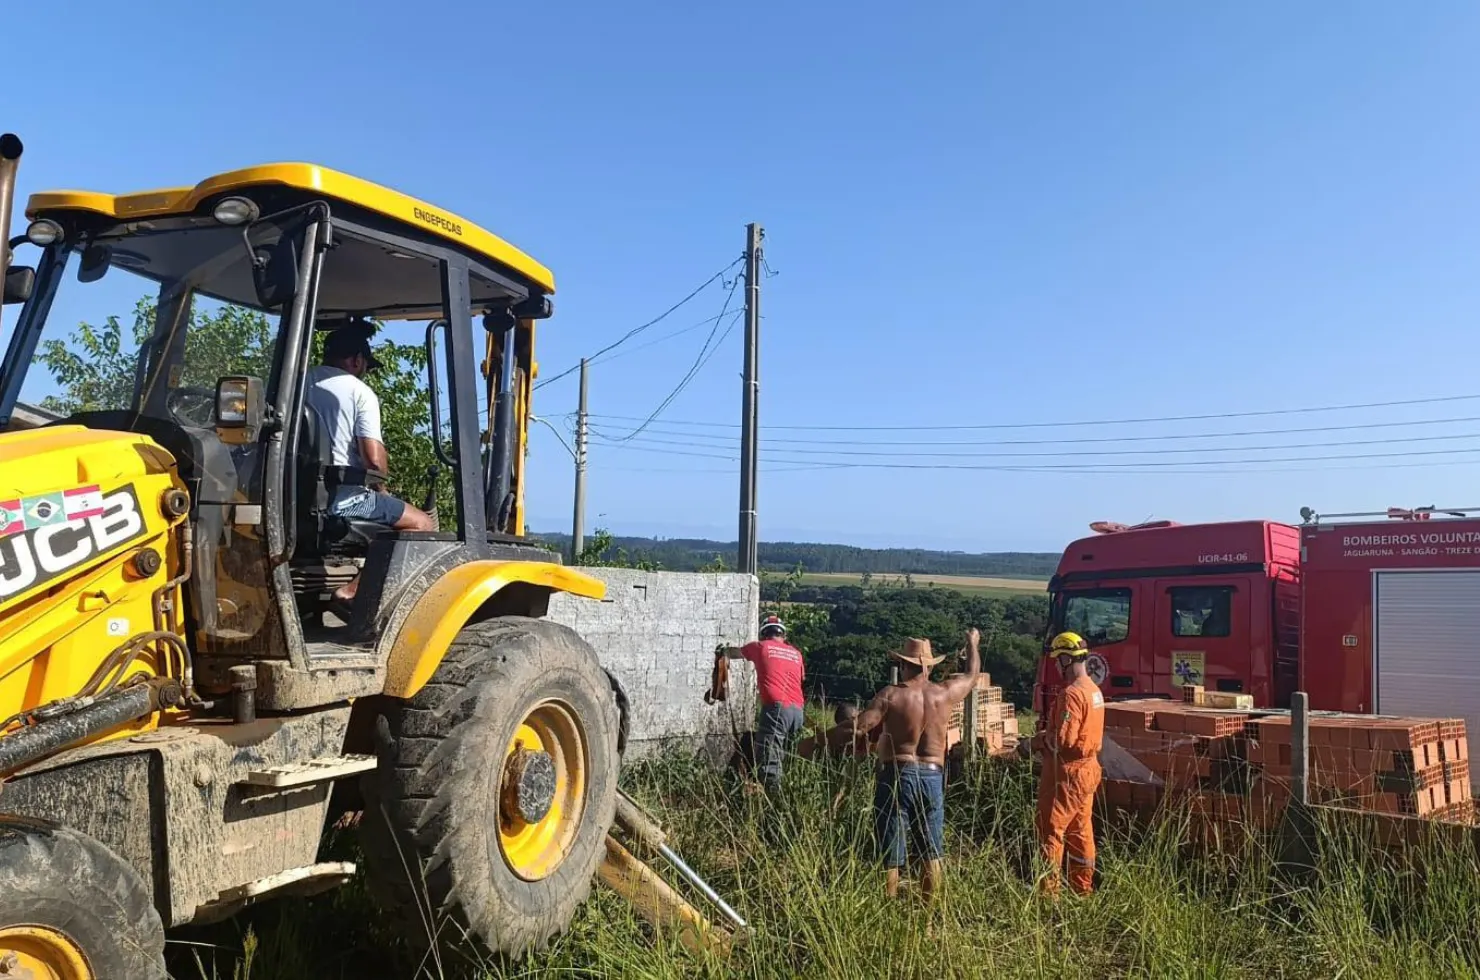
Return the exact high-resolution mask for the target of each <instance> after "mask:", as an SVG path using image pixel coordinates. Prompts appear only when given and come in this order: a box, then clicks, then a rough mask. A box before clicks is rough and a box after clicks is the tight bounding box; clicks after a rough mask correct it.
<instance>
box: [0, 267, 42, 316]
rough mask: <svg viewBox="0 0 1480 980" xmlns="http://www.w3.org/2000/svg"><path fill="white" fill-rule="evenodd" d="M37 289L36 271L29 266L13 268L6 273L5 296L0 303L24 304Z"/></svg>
mask: <svg viewBox="0 0 1480 980" xmlns="http://www.w3.org/2000/svg"><path fill="white" fill-rule="evenodd" d="M35 289H36V270H35V269H33V268H31V267H30V266H28V265H16V266H11V267H10V269H8V270H7V271H6V273H5V296H4V298H3V300H0V303H3V305H5V306H10V305H11V304H12V303H24V302H25V301H26V300H28V299H30V298H31V293H32V292H33V291H35Z"/></svg>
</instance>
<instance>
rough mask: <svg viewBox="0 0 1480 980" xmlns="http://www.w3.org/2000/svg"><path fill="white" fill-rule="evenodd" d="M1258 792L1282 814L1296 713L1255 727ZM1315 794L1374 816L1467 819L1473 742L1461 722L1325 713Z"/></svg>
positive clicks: (1314, 732) (1318, 730)
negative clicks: (1381, 814)
mask: <svg viewBox="0 0 1480 980" xmlns="http://www.w3.org/2000/svg"><path fill="white" fill-rule="evenodd" d="M1249 735H1250V740H1249V766H1250V770H1251V772H1252V773H1254V774H1255V779H1254V783H1253V786H1252V789H1253V790H1254V795H1256V796H1258V797H1261V798H1267V799H1268V800H1269V802H1268V803H1267V804H1266V807H1267V808H1269V809H1279V808H1280V806H1282V805H1283V803H1284V802H1286V801H1288V799H1289V785H1290V766H1291V741H1290V719H1289V717H1288V716H1274V717H1266V718H1259V719H1256V720H1255V721H1253V722H1251V723H1250V732H1249ZM1309 752H1310V770H1309V780H1310V795H1311V799H1312V801H1314V802H1316V803H1326V804H1330V805H1333V806H1345V807H1351V808H1354V809H1359V810H1370V811H1372V812H1374V813H1401V814H1409V815H1413V816H1419V817H1431V818H1433V819H1438V820H1466V819H1468V818H1469V817H1470V816H1471V814H1472V813H1473V812H1474V801H1473V800H1472V799H1471V795H1470V760H1469V742H1468V739H1467V738H1466V733H1465V723H1464V722H1463V721H1460V720H1458V719H1420V718H1364V717H1362V716H1359V715H1332V716H1327V715H1317V716H1315V717H1312V718H1311V720H1310V749H1309Z"/></svg>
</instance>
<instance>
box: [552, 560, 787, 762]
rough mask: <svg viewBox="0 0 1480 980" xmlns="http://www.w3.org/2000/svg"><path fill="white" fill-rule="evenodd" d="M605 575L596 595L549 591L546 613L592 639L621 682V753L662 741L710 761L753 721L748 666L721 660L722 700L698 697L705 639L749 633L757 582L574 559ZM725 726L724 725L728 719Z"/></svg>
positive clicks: (737, 640)
mask: <svg viewBox="0 0 1480 980" xmlns="http://www.w3.org/2000/svg"><path fill="white" fill-rule="evenodd" d="M582 571H583V572H588V573H590V574H592V575H594V576H595V577H597V578H599V579H601V580H602V581H604V582H606V588H607V592H606V599H604V600H603V601H601V602H595V601H593V600H591V599H581V598H577V597H575V596H569V595H555V596H552V597H551V599H550V611H549V614H548V616H549V618H550V619H552V620H554V621H555V622H558V623H562V624H564V625H566V626H569V627H570V628H571V629H573V630H575V631H576V632H577V633H579V634H580V635H581V636H582V637H584V638H585V640H586V642H588V643H590V644H591V646H592V647H594V648H595V650H596V653H597V655H598V656H599V657H600V658H601V663H602V666H604V667H605V668H606V669H607V670H608V671H610V672H611V673H612V675H613V676H614V677H616V678H617V681H618V682H619V683H620V684H621V685H622V688H623V690H625V691H626V692H627V700H628V703H629V711H630V716H629V717H630V724H631V731H630V733H629V736H628V739H629V741H628V746H627V758H628V759H629V760H632V759H639V758H642V757H643V756H644V755H648V754H651V753H653V752H656V751H661V750H662V749H664V748H668V747H681V748H684V749H688V750H692V751H705V752H706V753H708V754H709V755H710V756H711V757H712V758H715V759H716V761H718V759H719V758H720V757H721V756H723V755H725V754H726V753H727V750H728V747H729V745H730V744H731V743H732V742H733V737H734V733H735V732H736V731H738V732H746V731H750V730H751V729H752V728H754V727H755V699H756V691H755V671H754V669H753V668H752V667H751V666H750V664H748V663H746V662H745V661H743V660H736V661H731V663H730V700H728V701H725V702H722V703H719V704H715V705H708V704H705V703H704V693H705V692H706V691H708V690H709V675H710V669H711V668H712V666H713V664H714V648H715V647H716V646H718V645H719V644H721V643H726V644H736V645H738V644H742V643H746V642H748V641H750V640H753V639H755V635H756V629H757V626H758V620H759V618H760V583H759V582H758V581H757V580H756V578H755V577H754V576H752V575H736V574H717V575H716V574H704V573H693V572H642V571H637V570H635V569H628V568H583V569H582ZM732 726H733V727H732Z"/></svg>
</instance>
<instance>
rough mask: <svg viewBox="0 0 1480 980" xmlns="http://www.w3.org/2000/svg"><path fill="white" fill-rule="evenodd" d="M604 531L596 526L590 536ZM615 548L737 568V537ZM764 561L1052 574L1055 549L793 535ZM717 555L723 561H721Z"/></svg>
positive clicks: (881, 570) (770, 564)
mask: <svg viewBox="0 0 1480 980" xmlns="http://www.w3.org/2000/svg"><path fill="white" fill-rule="evenodd" d="M602 533H603V532H601V531H595V532H593V533H592V536H591V537H588V538H587V539H586V541H585V543H586V544H587V545H589V544H590V542H591V538H592V537H595V536H596V535H600V534H602ZM532 536H533V537H536V538H538V539H539V540H541V541H544V542H545V543H547V544H548V545H549V546H551V547H553V548H556V549H558V550H559V551H561V552H562V553H568V551H569V549H570V535H568V534H534V535H532ZM610 547H611V549H612V550H613V551H617V552H620V553H623V554H624V555H625V556H626V557H627V558H628V559H629V560H630V562H631V563H632V564H640V565H643V566H645V567H657V568H661V569H664V570H666V571H673V572H692V571H699V570H701V569H702V570H713V569H715V568H717V567H719V566H720V565H723V567H725V568H734V567H735V562H736V555H737V551H736V547H735V544H734V542H729V543H726V542H722V541H706V540H703V539H700V538H630V537H616V536H613V537H611V538H610ZM759 551H760V564H761V568H762V569H763V570H765V571H771V572H790V571H792V570H793V569H795V568H796V567H797V566H798V565H800V566H801V567H802V569H803V571H807V572H846V573H853V574H862V573H864V572H870V573H873V574H883V575H903V574H904V573H906V572H909V573H910V574H913V575H984V576H1000V577H1002V578H1041V579H1047V578H1048V577H1049V576H1051V575H1053V572H1054V568H1055V567H1056V566H1057V564H1058V560H1059V556H1058V554H1056V553H1040V552H1017V551H1003V552H988V553H985V554H968V553H967V552H964V551H930V550H927V549H924V548H855V547H852V546H851V545H843V544H806V543H795V542H790V541H776V542H765V541H762V542H761V543H760V548H759ZM716 559H718V561H716Z"/></svg>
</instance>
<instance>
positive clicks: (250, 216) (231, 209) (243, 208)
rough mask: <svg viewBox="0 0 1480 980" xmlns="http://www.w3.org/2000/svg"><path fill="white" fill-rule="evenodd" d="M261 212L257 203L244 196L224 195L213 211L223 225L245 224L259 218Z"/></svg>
mask: <svg viewBox="0 0 1480 980" xmlns="http://www.w3.org/2000/svg"><path fill="white" fill-rule="evenodd" d="M260 213H261V212H259V211H258V210H257V205H256V203H255V202H253V201H249V200H247V199H246V198H244V197H223V198H222V199H221V200H219V201H217V202H216V208H215V210H214V211H213V212H212V214H214V215H215V216H216V220H217V221H219V222H221V223H222V224H223V225H244V224H246V223H247V222H249V221H255V220H257V217H258V215H259V214H260Z"/></svg>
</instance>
